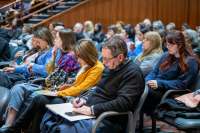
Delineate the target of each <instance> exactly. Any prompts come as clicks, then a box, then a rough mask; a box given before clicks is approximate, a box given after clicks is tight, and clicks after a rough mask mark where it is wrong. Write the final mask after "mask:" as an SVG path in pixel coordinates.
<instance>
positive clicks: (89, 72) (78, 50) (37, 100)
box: [6, 39, 104, 133]
mask: <svg viewBox="0 0 200 133" xmlns="http://www.w3.org/2000/svg"><path fill="white" fill-rule="evenodd" d="M73 53H74V55H75V57H76V58H77V59H78V62H79V64H81V66H82V68H81V69H80V71H79V72H78V74H77V76H76V78H75V85H74V86H72V87H70V88H68V87H67V86H65V85H63V86H62V87H61V88H60V90H61V91H58V92H50V91H48V92H47V93H43V95H38V96H36V97H34V98H33V100H32V101H31V103H30V104H29V106H28V107H27V109H26V110H25V112H24V113H23V114H22V115H21V116H20V118H19V119H18V120H17V121H16V122H14V124H13V126H11V127H10V128H7V129H6V130H7V132H9V133H11V132H12V131H13V132H14V131H17V130H20V129H23V128H27V127H28V126H29V125H30V123H31V121H32V124H31V133H38V132H40V123H41V121H42V117H41V116H43V115H44V114H45V113H46V111H47V109H46V108H45V105H46V104H59V103H65V102H66V100H65V99H64V98H63V97H65V96H75V97H76V96H78V95H79V94H80V93H81V92H82V91H84V90H86V89H88V88H90V87H92V86H96V85H97V83H98V82H99V80H100V79H101V75H102V72H103V70H104V66H103V64H102V63H101V62H99V61H98V51H97V49H96V47H95V45H94V43H93V42H92V41H90V40H88V39H82V40H81V41H79V42H78V44H77V45H76V46H75V47H74V50H73ZM52 96H53V97H52Z"/></svg>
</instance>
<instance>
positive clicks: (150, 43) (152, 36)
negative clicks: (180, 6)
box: [135, 31, 163, 77]
mask: <svg viewBox="0 0 200 133" xmlns="http://www.w3.org/2000/svg"><path fill="white" fill-rule="evenodd" d="M144 36H145V39H144V40H143V43H142V53H141V54H139V55H138V56H137V57H136V58H135V63H136V64H138V65H139V66H140V68H141V69H142V72H143V74H144V77H146V76H147V75H148V74H149V73H150V72H151V71H152V69H153V68H154V67H155V65H156V63H157V62H158V60H159V58H160V56H161V55H162V54H163V51H162V42H161V37H160V35H159V34H158V33H156V32H153V31H150V32H147V33H146V34H145V35H144Z"/></svg>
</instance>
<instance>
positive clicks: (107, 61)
mask: <svg viewBox="0 0 200 133" xmlns="http://www.w3.org/2000/svg"><path fill="white" fill-rule="evenodd" d="M101 56H102V55H101ZM117 56H118V55H116V56H114V57H112V58H110V59H105V58H103V56H102V58H103V60H105V61H106V63H109V62H110V61H111V60H112V59H114V58H116V57H117Z"/></svg>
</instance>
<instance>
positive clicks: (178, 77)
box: [143, 30, 200, 112]
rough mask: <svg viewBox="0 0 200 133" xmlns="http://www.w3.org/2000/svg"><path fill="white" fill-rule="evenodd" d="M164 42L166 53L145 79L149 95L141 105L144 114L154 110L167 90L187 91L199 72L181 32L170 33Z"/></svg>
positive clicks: (199, 63) (193, 55)
mask: <svg viewBox="0 0 200 133" xmlns="http://www.w3.org/2000/svg"><path fill="white" fill-rule="evenodd" d="M166 40H167V48H168V52H165V53H164V54H163V55H162V56H161V57H160V59H159V61H158V63H157V64H156V66H155V68H154V69H153V70H152V71H151V72H150V73H149V74H148V75H147V77H146V78H145V81H146V83H147V84H148V85H149V93H148V96H147V98H146V100H145V102H144V105H143V107H144V108H143V111H144V112H145V111H150V110H151V109H152V110H154V109H156V106H157V105H158V104H159V103H160V100H161V98H162V96H163V95H164V93H165V92H166V91H167V90H169V89H177V90H178V89H187V88H188V86H189V85H191V83H192V82H193V81H194V79H195V78H196V76H197V74H198V72H199V68H200V61H199V59H198V57H197V55H196V54H195V53H194V52H193V51H192V49H191V48H190V47H189V45H187V44H186V43H185V39H184V35H183V33H181V31H176V30H174V31H172V32H171V33H169V34H168V35H167V37H166ZM146 108H147V109H146Z"/></svg>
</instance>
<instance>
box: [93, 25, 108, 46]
mask: <svg viewBox="0 0 200 133" xmlns="http://www.w3.org/2000/svg"><path fill="white" fill-rule="evenodd" d="M104 38H105V35H104V34H103V29H102V25H101V24H100V23H96V24H95V27H94V33H93V34H92V36H91V39H92V41H97V42H98V43H101V42H103V40H104Z"/></svg>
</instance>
